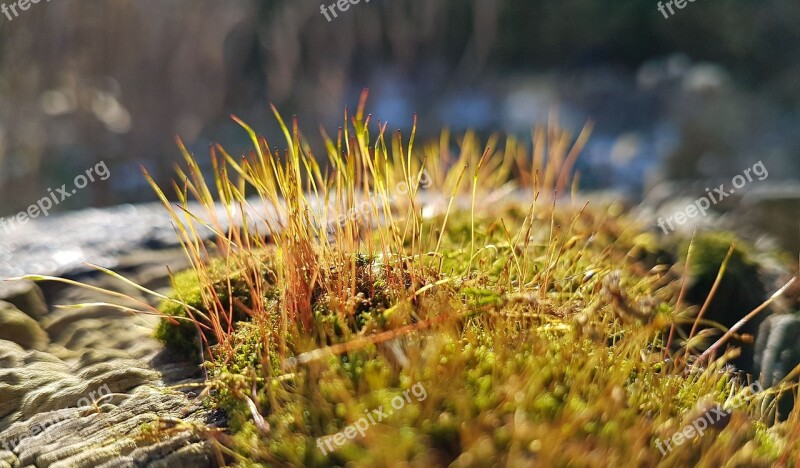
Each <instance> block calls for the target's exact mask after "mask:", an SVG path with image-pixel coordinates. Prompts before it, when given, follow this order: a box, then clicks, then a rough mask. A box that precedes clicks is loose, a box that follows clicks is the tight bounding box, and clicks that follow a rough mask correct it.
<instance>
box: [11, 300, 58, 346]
mask: <svg viewBox="0 0 800 468" xmlns="http://www.w3.org/2000/svg"><path fill="white" fill-rule="evenodd" d="M0 340H7V341H11V342H14V343H17V344H18V345H20V346H22V347H23V348H25V349H38V350H43V349H45V348H47V345H48V343H49V342H50V339H49V337H48V336H47V333H45V331H44V330H42V328H41V327H40V326H39V324H38V323H37V322H36V320H34V319H32V318H30V317H29V316H27V315H25V314H24V313H22V312H21V311H20V310H19V309H17V308H16V307H14V305H13V304H10V303H8V302H4V301H0Z"/></svg>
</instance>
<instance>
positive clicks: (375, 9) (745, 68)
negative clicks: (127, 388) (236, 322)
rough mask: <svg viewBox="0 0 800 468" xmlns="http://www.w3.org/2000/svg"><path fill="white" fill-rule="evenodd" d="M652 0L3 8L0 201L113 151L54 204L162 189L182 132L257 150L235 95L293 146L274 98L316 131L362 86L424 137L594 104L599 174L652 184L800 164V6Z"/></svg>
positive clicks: (615, 185) (593, 170)
mask: <svg viewBox="0 0 800 468" xmlns="http://www.w3.org/2000/svg"><path fill="white" fill-rule="evenodd" d="M5 1H6V3H9V0H5ZM327 3H333V0H328V1H327ZM657 3H658V2H655V1H651V0H646V1H645V0H619V1H615V2H608V1H598V0H534V1H531V0H371V1H369V3H366V0H362V1H361V2H360V3H358V4H356V5H351V6H350V7H349V9H348V10H347V11H345V12H339V13H338V17H337V18H333V19H332V21H327V20H326V18H325V16H324V15H323V14H322V13H321V11H320V2H319V1H318V0H286V1H282V0H268V1H267V0H265V1H249V0H170V1H169V2H165V1H156V0H105V1H102V2H98V1H93V2H88V1H80V2H79V1H77V0H58V1H55V2H50V3H45V2H40V3H38V4H31V5H30V8H29V9H27V10H26V11H18V13H19V16H17V17H14V18H13V19H12V20H8V18H7V17H5V16H0V216H2V215H7V214H11V213H15V212H18V211H20V210H23V209H25V208H26V207H27V206H29V205H30V204H31V203H34V202H35V201H36V200H38V199H39V198H41V197H42V196H43V195H44V194H46V190H47V188H48V187H53V188H55V187H60V186H61V184H64V183H67V184H71V182H72V180H73V178H74V177H75V176H76V175H78V174H81V173H83V172H84V171H85V170H86V169H87V168H89V167H91V166H93V165H95V164H97V163H99V162H102V161H104V162H105V163H106V164H107V166H108V168H109V169H110V171H111V177H110V178H109V179H108V180H106V181H98V182H95V183H93V184H90V185H89V186H88V187H87V188H86V189H84V190H82V191H79V192H78V193H77V194H75V195H74V196H72V197H70V198H69V199H67V200H65V201H64V202H63V203H62V204H61V205H60V206H59V207H58V209H61V210H65V209H74V208H80V207H87V206H107V205H115V204H120V203H129V202H140V201H150V200H153V199H154V196H153V194H152V191H151V190H150V188H149V187H148V186H147V185H146V184H145V182H144V178H143V177H142V175H141V170H140V166H142V165H144V166H146V167H147V168H148V170H149V171H150V172H151V173H152V174H153V175H154V176H155V178H156V179H157V180H158V181H160V182H162V183H164V182H166V181H168V180H170V179H171V177H172V175H173V170H172V165H173V164H174V163H175V162H177V161H179V160H180V154H179V153H178V150H177V148H176V145H175V141H174V137H175V135H180V136H181V137H182V138H183V139H184V141H185V142H186V143H187V146H189V148H190V149H191V150H192V151H193V152H194V153H195V154H197V155H199V156H201V157H200V159H201V160H206V158H204V157H203V155H204V154H205V153H207V151H208V145H209V143H211V142H212V141H214V142H221V143H223V145H225V146H226V147H227V148H228V150H229V151H230V152H231V153H238V152H241V151H243V150H244V149H245V148H246V147H247V146H248V141H247V138H246V135H245V134H244V133H243V131H242V130H241V129H240V128H239V127H238V126H236V125H235V124H234V123H233V122H232V121H231V120H230V118H229V115H230V114H235V115H237V116H239V117H241V118H242V119H243V120H245V121H246V122H248V123H249V124H250V125H251V126H252V127H253V128H255V129H257V130H258V131H260V132H263V133H264V134H266V135H267V137H268V139H269V140H270V141H271V142H275V143H273V144H277V145H278V146H279V145H280V141H281V140H280V137H279V136H278V133H277V128H276V127H277V126H276V124H275V122H274V119H273V118H272V116H271V114H270V112H269V107H268V104H269V103H270V102H272V103H275V104H276V105H277V106H278V108H279V110H281V112H282V113H283V114H284V116H285V117H288V116H290V115H293V114H296V115H297V116H298V117H299V118H300V123H301V128H302V129H304V132H305V134H306V136H307V137H309V138H310V139H311V140H312V143H313V142H314V140H317V141H318V135H319V132H318V128H319V125H322V126H324V127H325V128H326V129H328V130H329V131H332V132H335V129H336V128H337V127H338V126H339V125H340V122H341V119H342V110H343V108H344V106H346V105H350V106H351V107H354V106H355V104H356V103H357V101H358V96H359V94H360V92H361V90H362V89H363V88H369V89H370V101H369V106H368V108H369V110H370V112H371V113H372V114H373V115H374V116H375V118H379V119H380V120H381V121H384V122H388V123H389V126H390V128H393V129H394V128H397V129H402V130H408V129H409V127H410V125H411V122H412V116H413V114H414V113H415V112H416V113H418V114H419V121H420V133H421V134H422V136H423V137H426V136H427V137H432V136H435V135H436V134H437V133H438V132H439V131H440V129H441V128H442V127H444V126H447V127H449V128H451V129H452V130H453V131H454V132H459V131H464V130H466V129H469V128H472V129H476V130H477V131H479V132H480V133H481V134H482V135H488V134H489V133H490V132H493V131H502V132H508V133H514V134H519V135H521V136H526V135H529V133H530V130H531V127H532V125H534V124H535V123H537V122H544V121H546V119H547V117H548V115H550V113H551V112H553V111H554V109H557V112H558V118H559V120H560V121H561V124H562V125H564V126H566V127H568V128H572V129H574V130H575V131H576V132H577V131H579V130H580V128H581V127H582V126H583V124H584V123H585V122H586V121H587V120H590V119H591V120H593V121H594V122H595V124H596V127H595V132H594V133H593V137H592V139H591V142H590V144H589V147H588V148H587V150H586V152H585V153H584V155H583V156H582V158H581V170H582V172H583V177H582V183H583V186H584V187H585V188H589V189H603V188H611V189H614V190H618V191H623V192H625V193H628V194H631V195H632V196H635V197H643V196H645V195H646V193H647V192H648V191H650V190H651V189H652V188H653V187H656V186H658V185H659V184H663V183H665V182H669V181H690V180H697V179H700V180H702V179H709V178H716V177H723V178H728V180H730V177H731V176H733V175H736V174H740V173H741V172H742V170H744V169H745V168H748V167H751V166H752V165H753V164H754V163H755V162H757V161H758V160H763V162H764V164H765V165H766V167H767V168H768V169H769V173H770V182H771V183H782V181H791V180H793V179H794V180H796V179H798V178H800V115H799V114H798V106H800V60H798V58H800V3H798V2H797V1H796V0H763V1H759V2H749V1H743V0H713V1H711V0H708V1H698V2H694V3H689V4H688V5H687V6H686V7H685V8H684V9H682V10H676V11H675V15H673V16H671V17H670V18H668V19H666V18H665V17H664V16H663V15H662V13H660V12H659V10H658V8H657ZM317 148H319V146H317ZM795 234H796V232H795Z"/></svg>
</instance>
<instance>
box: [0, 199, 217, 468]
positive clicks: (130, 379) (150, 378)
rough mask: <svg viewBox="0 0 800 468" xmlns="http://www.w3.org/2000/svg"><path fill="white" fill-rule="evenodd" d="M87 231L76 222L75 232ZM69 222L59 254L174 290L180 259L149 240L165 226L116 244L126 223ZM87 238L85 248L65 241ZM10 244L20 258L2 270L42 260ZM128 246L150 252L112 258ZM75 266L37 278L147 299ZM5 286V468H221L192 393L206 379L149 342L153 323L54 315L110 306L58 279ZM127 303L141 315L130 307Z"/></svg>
mask: <svg viewBox="0 0 800 468" xmlns="http://www.w3.org/2000/svg"><path fill="white" fill-rule="evenodd" d="M145 211H147V209H145ZM65 217H66V218H69V216H65ZM79 224H81V223H78V222H77V220H76V222H75V225H74V226H75V229H77V226H78V225H79ZM68 226H69V222H67V227H66V228H65V229H64V231H65V232H66V233H67V234H66V235H65V238H64V240H62V241H61V242H60V243H59V244H58V245H59V248H60V249H63V250H59V251H55V250H54V251H53V252H56V253H55V254H54V255H55V257H53V256H52V255H51V258H59V257H58V255H59V254H58V253H57V252H61V251H67V252H70V251H71V252H83V253H82V254H81V256H75V257H71V258H72V259H73V260H74V261H75V262H76V261H77V260H78V258H79V257H80V259H81V260H90V261H92V262H93V263H98V261H97V258H84V257H83V256H89V255H100V256H101V257H102V256H103V255H107V256H108V262H106V264H107V265H109V266H115V267H117V268H119V269H121V270H123V271H124V273H125V274H126V276H128V277H130V278H131V279H133V280H134V281H138V282H141V283H146V284H148V285H150V286H152V287H156V288H163V287H164V286H166V285H168V283H169V278H168V270H167V268H166V265H167V264H170V265H172V267H171V268H172V269H173V270H178V269H180V268H183V267H184V266H185V262H184V261H183V259H182V258H181V255H180V251H175V250H152V249H150V250H147V247H148V246H147V242H148V239H150V240H152V239H153V238H157V237H158V235H157V234H156V233H157V232H160V231H159V230H161V229H167V227H166V226H164V225H163V224H159V225H158V226H157V227H150V228H148V229H134V231H137V233H130V232H128V234H125V235H122V236H117V237H116V238H115V237H114V236H111V235H110V231H109V230H111V229H114V228H116V229H118V228H119V226H116V227H115V226H106V227H104V228H103V229H102V230H100V231H101V232H95V233H89V234H87V232H89V231H91V230H89V231H82V233H81V232H78V231H75V232H72V234H69V232H71V229H72V228H69V227H68ZM33 228H34V229H36V230H39V229H44V228H41V227H39V226H33ZM81 235H83V236H84V237H83V238H82V239H83V240H82V241H81V242H78V243H77V244H72V245H71V246H67V245H65V243H66V242H68V241H72V240H75V239H77V238H78V237H80V236H81ZM70 236H74V238H71V237H70ZM126 236H127V237H126ZM123 238H124V239H123ZM134 238H135V239H134ZM121 239H123V240H121ZM2 242H5V243H6V244H5V245H6V246H7V245H8V243H9V242H11V243H13V244H14V245H15V246H20V245H23V244H24V246H25V247H24V248H23V251H22V253H20V255H19V256H18V255H16V252H15V255H14V257H13V259H14V262H15V263H14V264H15V266H11V265H10V264H9V263H2V264H0V270H2V271H3V272H4V273H6V274H8V273H13V274H19V273H23V272H25V273H27V272H28V271H21V270H22V269H23V268H28V267H32V266H35V262H36V261H37V260H36V259H37V258H38V259H41V258H43V255H45V254H44V253H41V252H40V253H33V250H35V249H34V244H33V241H31V243H29V244H25V243H24V242H22V240H21V239H20V238H19V236H17V237H16V238H14V239H11V240H9V239H4V240H3V241H2ZM36 242H37V243H38V242H41V239H37V241H36ZM164 245H166V246H168V245H169V244H167V243H165V244H164ZM126 246H127V247H126ZM28 248H30V249H32V250H31V251H30V252H28V251H27V250H26V249H28ZM126 248H131V249H132V250H136V249H137V248H138V249H140V250H139V251H140V252H142V253H141V254H134V255H132V256H131V255H128V256H127V258H126V256H122V255H120V256H114V255H117V254H122V253H124V252H116V250H124V249H126ZM70 249H72V250H70ZM45 250H47V249H46V248H45ZM25 252H28V253H25ZM53 252H50V253H53ZM90 252H91V253H90ZM1 253H2V251H0V254H1ZM17 258H19V259H20V263H19V264H17V263H16V260H17ZM73 260H70V261H67V262H62V263H59V264H57V265H56V264H50V265H49V266H47V268H46V269H45V271H39V273H47V274H63V275H67V276H70V275H72V276H78V275H82V276H81V280H82V281H86V282H89V283H91V284H93V285H96V286H99V287H104V288H109V289H115V290H120V291H122V292H125V293H126V294H129V295H130V296H131V297H132V298H134V299H136V300H140V301H149V299H148V298H146V297H143V295H142V294H141V293H140V292H139V291H137V290H135V289H133V288H130V287H126V286H125V285H124V284H121V283H120V282H119V281H117V280H114V279H113V278H111V277H109V276H105V275H100V274H97V273H95V274H90V275H87V274H86V272H85V267H83V266H81V265H78V264H76V263H74V262H73ZM99 263H103V262H99ZM19 265H22V266H19ZM0 284H3V285H4V286H3V287H2V288H0V299H2V300H1V301H0V468H3V467H28V466H35V467H64V468H66V467H69V468H72V467H97V466H103V467H145V466H149V467H180V466H187V467H205V466H217V465H218V464H219V463H218V462H217V461H216V460H217V456H216V454H215V453H216V452H215V445H214V444H213V443H212V442H211V441H210V440H211V439H210V437H209V436H208V434H207V432H208V428H209V424H210V421H211V419H210V418H211V416H212V414H211V412H209V411H208V410H206V409H204V408H203V407H202V406H201V405H200V404H199V402H198V401H196V396H195V395H196V394H199V393H200V391H201V390H202V388H198V387H202V385H201V383H202V372H201V371H200V369H199V368H198V366H197V365H195V364H191V363H187V362H181V361H180V360H176V359H175V358H174V357H173V356H170V355H169V354H168V353H167V352H166V351H164V349H163V347H162V345H161V344H160V343H159V342H157V341H156V340H155V339H154V338H152V330H153V327H154V325H155V324H156V322H157V318H156V317H153V316H146V315H137V314H132V313H128V312H124V311H120V310H119V309H116V308H112V307H108V306H102V305H95V306H91V307H84V308H80V309H74V308H67V309H62V308H56V307H54V305H55V304H75V303H97V302H101V301H109V299H110V298H109V297H103V296H102V295H100V294H98V293H96V292H93V291H89V290H84V289H78V288H76V287H72V286H68V287H65V286H63V285H61V284H58V283H49V282H44V283H41V284H40V285H41V290H40V289H39V287H38V286H37V285H34V284H33V283H30V282H19V283H13V284H10V283H0ZM6 301H7V302H6ZM128 305H130V306H132V307H133V306H137V308H138V309H141V308H142V307H141V304H136V303H135V302H134V301H131V303H130V304H128Z"/></svg>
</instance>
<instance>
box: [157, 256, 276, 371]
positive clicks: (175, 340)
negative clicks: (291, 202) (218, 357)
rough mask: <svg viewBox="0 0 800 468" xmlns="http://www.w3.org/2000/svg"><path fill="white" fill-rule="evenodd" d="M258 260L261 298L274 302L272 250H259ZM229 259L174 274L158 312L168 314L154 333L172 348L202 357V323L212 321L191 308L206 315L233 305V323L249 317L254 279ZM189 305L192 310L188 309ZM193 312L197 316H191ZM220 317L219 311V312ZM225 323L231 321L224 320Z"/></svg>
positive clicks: (211, 336)
mask: <svg viewBox="0 0 800 468" xmlns="http://www.w3.org/2000/svg"><path fill="white" fill-rule="evenodd" d="M256 258H257V262H258V264H259V267H260V268H259V269H260V272H261V274H260V278H256V281H261V285H260V287H259V289H260V291H261V295H262V300H264V301H272V300H274V299H275V297H276V294H277V293H276V292H275V290H274V284H275V281H276V276H275V257H274V252H273V251H265V252H257V253H256ZM229 261H230V260H226V259H216V260H213V261H211V262H210V263H209V265H208V267H206V268H204V270H203V271H202V273H200V272H198V271H196V270H186V271H183V272H180V273H178V274H176V275H174V276H173V278H172V289H173V292H172V294H171V295H170V300H164V301H162V302H161V304H160V305H159V311H160V312H161V313H162V314H164V315H165V316H167V317H170V318H174V319H175V320H174V321H173V320H171V319H170V318H167V317H165V318H162V319H161V320H160V321H159V324H158V325H157V327H156V331H155V336H156V338H158V339H159V340H160V341H162V342H163V343H164V344H166V345H167V346H168V347H169V348H170V349H172V350H174V351H177V352H179V353H182V354H185V355H187V356H193V357H199V354H200V350H201V349H202V344H201V342H200V335H199V334H198V329H199V326H200V324H202V325H206V326H212V324H211V323H210V321H209V320H207V319H204V318H203V317H202V316H200V314H196V313H192V312H191V310H193V309H194V310H198V311H200V312H201V313H202V314H203V315H205V317H209V316H211V315H212V313H213V312H212V309H213V308H214V307H215V305H216V306H219V307H230V310H231V311H232V314H231V318H232V322H234V323H235V322H239V321H246V320H248V314H247V310H248V309H250V308H251V307H252V306H253V294H254V292H253V291H252V290H251V285H252V284H253V280H252V279H246V278H245V277H244V276H243V271H244V269H243V268H238V267H237V266H235V265H231V264H229V263H228V262H229ZM187 306H188V307H190V308H191V309H189V310H188V313H187ZM192 315H194V317H193V319H192V317H191V316H192ZM217 316H219V314H217ZM222 325H223V326H226V327H227V326H228V325H232V324H228V323H223V324H222ZM204 336H206V338H207V339H208V341H209V343H208V345H209V346H212V345H214V344H216V340H215V335H214V334H213V333H209V332H206V333H204Z"/></svg>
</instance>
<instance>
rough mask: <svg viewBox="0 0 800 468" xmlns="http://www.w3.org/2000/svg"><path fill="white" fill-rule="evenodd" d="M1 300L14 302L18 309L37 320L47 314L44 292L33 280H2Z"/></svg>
mask: <svg viewBox="0 0 800 468" xmlns="http://www.w3.org/2000/svg"><path fill="white" fill-rule="evenodd" d="M0 301H6V302H9V303H11V304H14V306H16V308H17V309H19V310H20V311H22V312H24V313H25V314H26V315H28V316H30V317H31V318H33V319H35V320H40V319H41V318H42V317H44V316H45V315H47V304H46V303H45V300H44V294H42V290H41V289H39V286H37V285H36V283H34V282H33V281H28V280H20V281H0Z"/></svg>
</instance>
